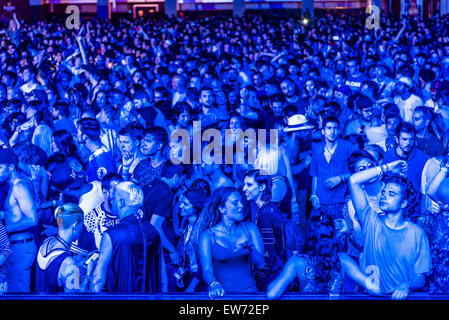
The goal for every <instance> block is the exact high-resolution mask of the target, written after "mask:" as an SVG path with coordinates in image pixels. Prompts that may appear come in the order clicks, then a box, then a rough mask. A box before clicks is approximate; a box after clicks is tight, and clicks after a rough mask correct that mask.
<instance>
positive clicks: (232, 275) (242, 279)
mask: <svg viewBox="0 0 449 320" xmlns="http://www.w3.org/2000/svg"><path fill="white" fill-rule="evenodd" d="M245 230H246V233H247V234H248V229H247V228H246V224H245ZM209 232H210V233H211V236H212V241H213V243H212V264H213V268H214V275H215V277H216V278H217V281H219V282H220V283H221V285H222V286H223V288H224V289H225V291H226V292H257V291H258V290H257V287H256V281H255V280H254V275H253V273H252V262H251V257H250V253H249V251H248V250H240V251H238V252H234V251H233V250H232V249H229V248H226V247H223V246H222V245H220V244H218V243H217V242H216V241H215V237H214V233H213V232H212V231H211V230H210V229H209ZM248 236H249V234H248Z"/></svg>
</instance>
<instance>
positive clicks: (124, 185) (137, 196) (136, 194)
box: [115, 181, 143, 208]
mask: <svg viewBox="0 0 449 320" xmlns="http://www.w3.org/2000/svg"><path fill="white" fill-rule="evenodd" d="M115 190H116V191H117V190H120V191H122V192H125V193H127V194H128V199H126V205H127V206H129V207H132V208H138V207H141V206H142V205H143V191H142V189H141V188H140V187H139V186H138V185H136V184H135V183H133V182H130V181H123V182H120V183H119V184H118V185H116V186H115Z"/></svg>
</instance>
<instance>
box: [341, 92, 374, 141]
mask: <svg viewBox="0 0 449 320" xmlns="http://www.w3.org/2000/svg"><path fill="white" fill-rule="evenodd" d="M355 105H356V106H357V109H358V114H357V116H356V117H355V119H353V120H351V121H349V122H348V124H347V125H346V128H345V133H344V136H345V137H346V136H349V135H351V134H356V135H360V134H366V129H369V128H371V127H375V126H378V125H380V123H377V119H376V118H375V117H373V102H372V101H371V99H370V98H368V97H365V96H361V97H360V98H359V99H358V100H357V101H356V102H355Z"/></svg>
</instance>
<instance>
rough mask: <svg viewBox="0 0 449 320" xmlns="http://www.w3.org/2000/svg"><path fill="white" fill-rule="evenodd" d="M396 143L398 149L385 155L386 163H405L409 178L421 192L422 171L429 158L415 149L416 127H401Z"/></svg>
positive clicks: (405, 124)
mask: <svg viewBox="0 0 449 320" xmlns="http://www.w3.org/2000/svg"><path fill="white" fill-rule="evenodd" d="M396 143H397V146H396V148H394V149H391V150H389V151H387V152H386V153H385V156H384V160H385V162H393V161H396V160H403V161H405V162H406V164H407V166H406V172H405V174H406V176H407V178H408V179H409V180H410V181H411V182H412V184H413V186H414V187H415V188H416V189H417V190H420V189H421V175H422V171H423V168H424V165H425V164H426V161H427V160H428V159H429V156H428V155H426V154H425V153H424V152H422V151H421V150H419V149H418V148H416V147H415V144H416V131H415V127H414V126H413V125H412V124H410V123H407V122H404V123H403V124H402V125H400V126H399V127H398V129H397V133H396Z"/></svg>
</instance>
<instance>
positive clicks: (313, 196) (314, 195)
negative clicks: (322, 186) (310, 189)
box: [310, 194, 318, 200]
mask: <svg viewBox="0 0 449 320" xmlns="http://www.w3.org/2000/svg"><path fill="white" fill-rule="evenodd" d="M312 198H318V196H317V195H316V194H312V195H311V196H310V200H312Z"/></svg>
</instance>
